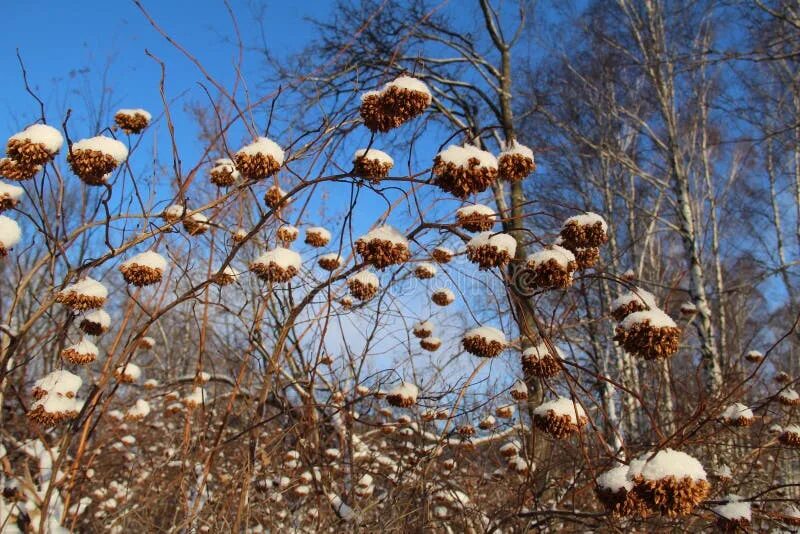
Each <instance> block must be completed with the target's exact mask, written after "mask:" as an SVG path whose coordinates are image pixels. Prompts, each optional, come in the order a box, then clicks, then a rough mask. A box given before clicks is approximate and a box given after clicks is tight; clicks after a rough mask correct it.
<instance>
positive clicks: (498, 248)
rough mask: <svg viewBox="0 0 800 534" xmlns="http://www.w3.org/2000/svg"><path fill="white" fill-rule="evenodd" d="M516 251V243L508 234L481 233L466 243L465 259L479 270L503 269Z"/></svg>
mask: <svg viewBox="0 0 800 534" xmlns="http://www.w3.org/2000/svg"><path fill="white" fill-rule="evenodd" d="M516 251H517V241H516V239H514V238H513V237H512V236H511V235H509V234H495V233H492V232H481V233H480V234H478V235H476V236H475V237H473V238H472V239H470V240H469V241H468V242H467V258H468V259H469V261H471V262H473V263H476V264H477V265H478V267H479V268H480V269H482V270H483V269H491V268H492V267H505V266H506V265H507V264H508V262H510V261H511V259H512V258H513V257H514V254H516Z"/></svg>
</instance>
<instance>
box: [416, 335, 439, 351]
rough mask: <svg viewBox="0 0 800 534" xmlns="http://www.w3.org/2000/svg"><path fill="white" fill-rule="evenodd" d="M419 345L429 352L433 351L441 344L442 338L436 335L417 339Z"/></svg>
mask: <svg viewBox="0 0 800 534" xmlns="http://www.w3.org/2000/svg"><path fill="white" fill-rule="evenodd" d="M419 346H420V347H422V348H423V349H425V350H427V351H429V352H435V351H437V350H439V347H441V346H442V340H441V339H439V338H438V337H433V336H429V337H426V338H423V339H420V340H419Z"/></svg>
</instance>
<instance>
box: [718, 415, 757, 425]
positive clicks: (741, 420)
mask: <svg viewBox="0 0 800 534" xmlns="http://www.w3.org/2000/svg"><path fill="white" fill-rule="evenodd" d="M754 421H755V419H753V418H752V417H743V416H740V417H734V418H725V424H726V425H731V426H740V427H744V426H750V425H752V424H753V422H754Z"/></svg>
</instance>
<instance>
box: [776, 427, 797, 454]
mask: <svg viewBox="0 0 800 534" xmlns="http://www.w3.org/2000/svg"><path fill="white" fill-rule="evenodd" d="M778 439H779V440H780V442H781V443H783V444H784V445H786V446H787V447H794V448H796V449H797V448H800V426H798V425H786V426H785V427H784V428H783V432H781V434H780V436H778Z"/></svg>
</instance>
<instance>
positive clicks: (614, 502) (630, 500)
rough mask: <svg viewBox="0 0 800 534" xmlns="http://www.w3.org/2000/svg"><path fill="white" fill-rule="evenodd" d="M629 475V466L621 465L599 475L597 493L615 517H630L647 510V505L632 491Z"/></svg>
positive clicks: (604, 505)
mask: <svg viewBox="0 0 800 534" xmlns="http://www.w3.org/2000/svg"><path fill="white" fill-rule="evenodd" d="M627 476H628V466H627V465H620V466H617V467H614V468H613V469H610V470H608V471H605V472H604V473H602V474H600V476H598V477H597V481H596V483H597V484H596V486H595V493H596V494H597V498H598V499H599V500H600V502H601V503H602V504H603V507H604V508H605V509H606V510H607V511H609V512H611V515H612V516H613V517H630V516H633V515H642V514H644V513H646V512H647V507H646V506H645V505H644V503H643V502H642V501H641V500H640V499H639V498H638V496H637V495H636V492H634V491H632V490H633V482H632V481H630V480H628V478H627Z"/></svg>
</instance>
